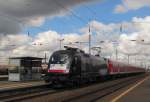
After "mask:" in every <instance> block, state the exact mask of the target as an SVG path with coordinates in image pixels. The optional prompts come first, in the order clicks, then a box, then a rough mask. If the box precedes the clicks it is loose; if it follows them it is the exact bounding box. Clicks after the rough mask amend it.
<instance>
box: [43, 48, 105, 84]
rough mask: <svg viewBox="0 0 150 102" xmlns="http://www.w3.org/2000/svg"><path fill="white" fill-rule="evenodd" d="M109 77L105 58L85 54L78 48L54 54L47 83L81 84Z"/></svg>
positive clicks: (46, 77) (47, 75)
mask: <svg viewBox="0 0 150 102" xmlns="http://www.w3.org/2000/svg"><path fill="white" fill-rule="evenodd" d="M106 75H108V70H107V63H106V59H105V58H101V57H99V56H93V55H89V54H86V53H84V51H82V50H80V49H78V48H71V47H66V50H59V51H56V52H54V53H53V54H52V55H51V57H50V60H49V65H48V71H47V74H46V76H45V81H46V82H51V83H52V84H70V83H71V84H80V83H83V82H89V81H95V80H97V78H101V76H103V77H104V76H106Z"/></svg>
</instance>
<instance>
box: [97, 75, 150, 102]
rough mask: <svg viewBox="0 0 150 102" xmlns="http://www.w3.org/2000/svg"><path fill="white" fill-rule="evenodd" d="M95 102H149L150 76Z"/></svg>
mask: <svg viewBox="0 0 150 102" xmlns="http://www.w3.org/2000/svg"><path fill="white" fill-rule="evenodd" d="M96 102H150V75H149V76H147V77H145V78H142V79H140V80H138V81H136V82H135V83H133V84H131V85H129V86H127V87H124V88H122V89H120V90H118V91H116V92H113V93H112V94H110V95H108V96H106V97H103V98H101V99H99V100H97V101H96Z"/></svg>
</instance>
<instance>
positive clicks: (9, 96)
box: [0, 84, 56, 102]
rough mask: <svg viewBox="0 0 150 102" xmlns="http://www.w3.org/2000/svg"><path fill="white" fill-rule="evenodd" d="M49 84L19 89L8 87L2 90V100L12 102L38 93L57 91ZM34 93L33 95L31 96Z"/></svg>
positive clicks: (0, 98)
mask: <svg viewBox="0 0 150 102" xmlns="http://www.w3.org/2000/svg"><path fill="white" fill-rule="evenodd" d="M55 92H56V91H55V90H52V89H51V88H50V86H49V85H48V84H45V85H38V86H28V87H22V88H17V89H15V88H14V89H8V90H1V91H0V102H12V101H17V99H25V98H27V97H28V98H29V97H33V96H38V95H40V96H41V95H45V94H50V93H55ZM31 94H32V96H31Z"/></svg>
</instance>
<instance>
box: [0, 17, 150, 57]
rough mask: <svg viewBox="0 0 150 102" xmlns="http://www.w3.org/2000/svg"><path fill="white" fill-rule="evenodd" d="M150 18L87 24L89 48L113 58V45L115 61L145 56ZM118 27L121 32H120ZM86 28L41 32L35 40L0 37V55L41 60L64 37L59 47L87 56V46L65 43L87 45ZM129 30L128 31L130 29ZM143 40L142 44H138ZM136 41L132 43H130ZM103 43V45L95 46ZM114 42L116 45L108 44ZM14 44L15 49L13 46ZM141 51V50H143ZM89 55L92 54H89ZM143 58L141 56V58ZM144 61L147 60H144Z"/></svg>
mask: <svg viewBox="0 0 150 102" xmlns="http://www.w3.org/2000/svg"><path fill="white" fill-rule="evenodd" d="M149 21H150V17H149V16H147V17H144V18H138V17H134V18H133V19H132V20H131V21H130V22H123V23H110V24H104V23H102V22H99V21H91V22H89V24H90V25H91V34H92V47H94V46H97V47H102V50H101V55H102V56H105V57H111V58H113V59H114V58H116V55H115V51H116V50H115V46H117V50H118V58H119V59H122V60H127V59H126V58H127V55H130V56H135V55H136V56H138V57H139V58H141V55H142V56H143V55H146V56H148V55H149V51H150V48H149V47H148V46H149V45H150V30H149V28H150V25H149V23H147V22H149ZM121 25H122V27H123V28H122V29H123V31H122V32H120V26H121ZM88 28H89V27H88V25H87V26H85V27H84V28H81V29H80V31H82V32H81V33H80V34H78V33H70V34H60V33H58V32H56V31H52V30H49V31H45V32H41V33H38V34H37V35H36V36H35V37H32V38H31V37H29V36H27V35H24V34H19V35H13V34H11V35H6V36H2V35H1V37H0V54H1V55H0V56H1V57H5V58H6V57H7V58H8V57H9V56H11V57H12V56H34V57H44V53H45V52H46V53H47V55H48V57H49V56H50V55H51V53H52V52H53V51H55V50H59V39H60V38H64V41H63V45H69V46H77V47H81V48H82V49H83V50H85V52H87V53H88V44H87V43H83V44H81V46H80V44H77V43H73V44H69V43H70V42H77V41H81V42H88V36H89V33H88ZM130 28H132V29H130ZM143 39H144V42H143V41H142V40H143ZM131 40H136V41H131ZM100 41H104V43H97V42H100ZM114 41H118V43H117V44H115V43H112V42H114ZM14 45H15V46H14ZM143 49H144V50H143ZM92 53H93V54H95V53H94V51H92ZM143 58H144V57H143ZM147 59H148V58H147Z"/></svg>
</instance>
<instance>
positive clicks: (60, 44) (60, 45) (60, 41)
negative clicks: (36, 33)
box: [58, 39, 64, 50]
mask: <svg viewBox="0 0 150 102" xmlns="http://www.w3.org/2000/svg"><path fill="white" fill-rule="evenodd" d="M58 40H59V48H60V50H61V47H62V42H63V41H64V39H58Z"/></svg>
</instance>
